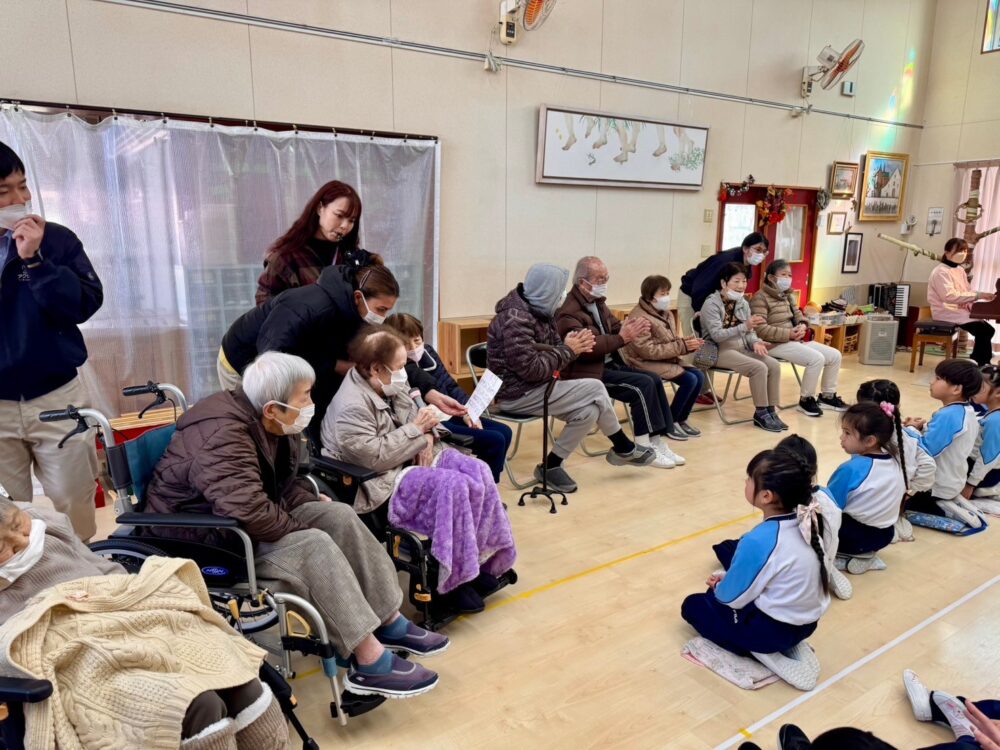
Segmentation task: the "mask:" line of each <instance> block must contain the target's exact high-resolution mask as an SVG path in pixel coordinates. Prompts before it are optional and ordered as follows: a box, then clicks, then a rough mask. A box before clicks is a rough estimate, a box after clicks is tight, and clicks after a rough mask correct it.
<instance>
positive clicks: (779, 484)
mask: <svg viewBox="0 0 1000 750" xmlns="http://www.w3.org/2000/svg"><path fill="white" fill-rule="evenodd" d="M792 437H795V438H798V440H800V441H801V442H802V443H804V444H805V445H807V446H809V449H811V452H812V455H813V456H814V457H815V455H816V450H815V448H813V447H812V445H811V444H810V443H809V441H808V440H806V439H805V438H801V437H799V436H798V435H792V436H789V438H786V440H789V439H790V438H792ZM784 442H785V441H784V440H783V441H782V443H784ZM815 475H816V462H815V458H814V459H813V461H812V462H810V461H809V459H808V458H807V457H806V456H803V455H801V454H800V453H798V452H796V451H795V450H793V449H792V448H791V447H790V446H788V445H782V444H781V443H779V444H778V446H777V447H776V448H774V449H772V450H767V451H761V452H760V453H758V454H757V455H756V456H754V457H753V458H751V459H750V463H748V464H747V476H748V477H750V479H751V481H752V482H753V490H754V495H756V494H757V493H758V492H763V491H764V490H770V491H771V493H772V494H774V495H775V497H777V498H778V500H779V501H780V502H781V507H782V509H783V510H784V511H785V512H786V513H791V512H792V511H794V510H795V509H796V508H797V507H798V506H800V505H809V503H810V502H811V501H812V494H813V477H814V476H815ZM822 538H823V517H822V516H819V517H818V518H817V519H816V523H815V524H812V526H811V531H810V536H809V546H810V547H812V548H813V551H814V552H815V553H816V557H817V558H819V580H820V583H821V584H822V585H823V593H827V592H829V590H830V577H829V573H828V572H827V569H826V555H825V554H824V553H823V546H822V545H821V544H820V540H821V539H822Z"/></svg>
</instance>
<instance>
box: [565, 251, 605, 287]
mask: <svg viewBox="0 0 1000 750" xmlns="http://www.w3.org/2000/svg"><path fill="white" fill-rule="evenodd" d="M603 262H604V261H602V260H601V259H600V258H598V257H597V256H596V255H584V256H583V257H582V258H580V260H578V261H577V262H576V269H575V270H574V271H573V283H574V284H575V283H576V282H578V281H580V280H582V279H587V280H588V281H589V280H590V272H591V271H593V270H594V268H595V267H596V266H598V265H600V264H601V263H603Z"/></svg>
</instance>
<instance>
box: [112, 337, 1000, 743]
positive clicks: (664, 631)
mask: <svg viewBox="0 0 1000 750" xmlns="http://www.w3.org/2000/svg"><path fill="white" fill-rule="evenodd" d="M908 360H909V356H908V355H907V354H899V355H898V356H897V362H896V365H895V366H894V367H893V368H887V367H872V366H867V367H866V366H861V365H859V364H858V362H857V358H856V357H855V356H848V357H845V360H844V367H843V370H842V374H841V384H840V393H841V395H842V396H843V397H844V398H845V399H846V400H848V401H849V402H851V401H853V400H854V399H853V395H854V392H855V390H856V388H857V385H858V384H859V383H860V382H862V381H864V380H867V379H869V378H876V377H890V378H892V379H894V380H895V381H896V382H897V383H898V384H899V386H900V389H901V391H902V392H903V413H904V414H905V415H915V416H925V417H926V416H929V415H930V413H931V412H932V411H933V410H934V408H935V403H934V402H933V401H932V400H931V399H930V397H929V395H928V392H927V384H928V383H929V382H930V378H931V376H932V373H933V367H934V364H935V363H936V362H937V361H938V360H937V358H934V357H928V358H927V361H926V364H925V365H924V367H923V368H921V369H919V370H918V371H917V372H916V373H914V374H912V375H911V374H910V373H908V372H907V371H906V365H907V364H908ZM744 392H745V391H744ZM782 392H783V397H784V400H785V402H786V403H787V402H791V401H794V400H797V390H796V386H795V381H794V379H793V377H792V374H791V371H790V370H789V369H788V366H785V372H784V376H783V382H782ZM734 408H735V409H737V410H738V411H739V412H742V413H749V410H750V408H751V407H750V402H749V401H741V402H739V403H738V404H737V405H736V406H735V407H734ZM782 417H783V419H784V420H785V421H786V422H788V424H789V425H790V426H791V428H792V431H797V432H799V433H800V434H802V435H804V436H806V437H807V438H809V439H810V440H811V441H812V442H813V443H814V444H815V445H816V447H817V450H818V451H819V454H820V472H819V473H820V481H821V482H825V480H826V479H827V478H829V476H830V474H831V473H832V471H833V470H834V469H835V468H836V467H837V466H838V465H839V464H840V463H841V462H842V461H844V460H845V458H846V456H845V454H844V453H843V452H842V451H841V449H840V446H839V443H838V431H839V425H838V420H837V418H836V416H835V415H834V414H832V413H826V414H825V415H824V416H823V417H821V418H808V417H806V416H804V415H802V414H800V413H798V412H797V411H795V410H794V409H789V410H786V411H784V412H783V413H782ZM692 423H694V424H695V425H697V426H698V427H699V428H701V429H702V430H703V431H704V435H703V437H701V438H699V439H697V440H691V441H688V442H686V443H683V444H674V446H673V447H674V448H675V449H676V450H678V451H679V452H680V453H682V454H683V455H684V456H685V457H686V458H687V459H688V464H687V466H684V467H679V468H676V469H672V470H655V469H632V468H616V467H612V466H609V465H608V464H607V463H606V462H605V461H604V460H603V459H602V458H585V457H583V456H581V455H579V453H577V454H574V456H573V457H571V458H570V459H569V461H568V462H567V469H568V470H569V471H570V473H571V474H572V475H573V477H574V478H575V479H576V480H577V481H578V483H579V485H580V490H579V492H577V493H576V494H574V495H571V496H570V504H569V505H568V506H565V507H562V506H560V507H559V512H558V514H557V515H550V514H549V512H548V506H547V505H546V504H544V503H543V502H541V501H536V502H535V503H533V504H530V505H529V506H528V507H523V508H522V507H518V506H517V498H518V495H519V493H518V492H517V491H515V490H513V489H512V488H511V487H510V485H509V484H508V483H507V482H506V481H504V482H503V483H502V484H501V490H502V494H503V496H504V499H505V501H506V502H507V503H508V505H509V507H510V518H511V522H512V524H513V527H514V534H515V539H516V540H517V544H518V553H519V559H518V562H517V565H516V568H517V571H518V574H519V575H520V581H519V582H518V584H517V585H516V586H513V587H508V588H507V589H504V590H503V591H502V592H500V593H499V594H497V595H496V596H494V597H493V598H491V599H490V600H489V602H488V605H489V606H488V609H487V611H486V612H484V613H482V614H479V615H476V616H473V617H466V618H463V619H460V620H459V621H457V622H455V623H453V624H451V625H450V626H449V627H448V628H447V629H446V632H447V634H448V635H449V636H450V638H451V641H452V645H451V648H450V649H449V650H448V651H447V653H445V654H442V655H441V656H439V657H437V658H434V659H428V660H427V661H426V664H427V666H428V667H431V668H433V669H435V670H437V671H438V672H439V673H440V675H441V680H440V684H439V686H438V687H437V688H436V689H435V690H434V691H432V692H431V693H429V694H427V695H424V696H421V697H418V698H414V699H410V700H404V701H387V702H386V703H385V704H384V705H383V706H381V707H379V708H378V709H376V710H375V711H373V712H371V713H369V714H367V715H365V716H362V717H359V718H357V719H352V720H351V721H350V723H349V724H348V726H347V727H346V728H342V727H340V726H339V725H338V724H336V722H334V721H333V720H332V719H331V718H330V714H329V702H330V692H329V688H328V685H327V683H326V681H325V680H324V678H323V677H322V676H321V674H318V673H317V672H316V669H315V668H316V663H315V662H314V661H309V660H302V661H301V662H299V667H300V669H301V673H302V676H301V677H299V678H298V679H296V680H295V681H294V682H293V687H294V688H295V690H296V694H297V696H298V698H299V700H300V702H301V708H300V710H299V715H300V717H301V719H302V721H303V722H304V723H305V724H306V726H307V728H308V729H309V730H310V731H311V733H312V734H313V736H314V737H315V739H316V740H317V741H318V742H319V744H320V746H321V747H324V748H356V749H358V750H361V749H366V748H412V747H426V748H434V749H440V750H450V749H452V748H455V749H457V748H468V749H475V748H574V749H576V750H582V749H583V748H629V749H632V748H692V749H694V748H715V747H736V746H738V745H739V741H737V740H736V739H734V738H736V737H738V736H740V737H741V736H745V735H744V734H743V733H744V732H747V731H748V730H749V731H752V732H753V739H754V741H755V742H757V743H758V744H760V745H761V747H763V748H773V747H776V741H775V736H776V733H777V730H778V727H779V726H780V725H781V724H783V723H786V722H793V723H797V724H800V725H801V726H803V728H805V729H806V731H807V732H809V733H810V734H812V735H815V734H818V733H819V732H821V731H823V730H825V729H829V728H832V727H834V726H841V725H856V726H861V727H864V728H868V729H871V730H872V731H874V732H876V733H877V734H879V735H880V736H882V737H883V738H884V739H886V740H887V741H889V742H892V743H893V744H894V745H896V746H897V747H899V748H901V749H904V748H916V747H922V746H924V745H932V744H935V743H937V742H943V741H945V740H947V739H949V738H950V735H949V733H948V732H947V731H946V730H944V729H941V728H939V727H935V726H932V725H929V724H918V723H917V722H916V721H914V720H913V718H912V715H911V713H910V709H909V705H908V703H907V701H906V697H905V693H904V692H903V689H902V684H901V680H900V673H901V671H902V670H903V669H904V668H905V667H911V668H913V669H915V670H916V671H917V673H918V674H920V675H921V676H922V677H923V678H924V680H925V682H926V683H927V684H928V685H929V686H931V687H932V688H933V687H938V688H941V689H947V690H949V691H954V692H956V693H961V694H963V695H969V696H970V697H976V698H982V697H1000V669H998V664H1000V628H998V627H997V621H998V619H1000V585H996V586H992V585H991V586H988V587H985V588H984V589H983V590H982V591H980V592H978V593H976V594H975V595H974V596H971V597H969V598H968V600H967V601H965V602H964V603H961V604H960V605H959V606H956V607H953V608H952V609H951V610H950V611H948V612H947V613H946V614H944V615H943V616H941V617H939V618H938V619H936V620H934V621H933V622H930V623H929V624H926V625H925V626H923V627H919V629H917V630H916V631H915V632H913V633H912V634H908V631H910V630H911V629H914V628H918V626H920V625H921V623H924V622H925V621H926V620H928V618H932V617H934V616H935V614H936V613H940V612H941V611H942V610H945V608H947V607H949V606H950V605H953V603H955V602H956V601H957V600H959V599H961V598H962V597H964V596H966V595H967V594H969V593H970V592H973V591H974V590H975V589H977V587H980V586H981V585H982V584H985V583H989V582H995V580H996V579H997V578H998V577H1000V554H998V550H997V533H1000V532H998V531H997V530H996V529H991V530H989V531H987V532H985V533H983V534H979V535H976V536H973V537H969V538H955V537H951V536H948V535H944V534H941V533H938V532H934V531H929V530H925V529H917V530H916V537H917V539H916V541H915V542H913V543H908V544H896V545H893V546H892V547H891V548H889V549H887V550H885V551H884V553H883V555H882V556H883V558H884V559H885V561H886V562H887V564H888V566H889V568H888V570H886V571H884V572H871V573H868V574H866V575H864V576H861V577H852V582H853V583H854V588H855V595H854V598H853V599H852V600H850V601H848V602H841V601H836V600H835V601H834V602H833V603H832V604H831V607H830V610H829V611H828V613H827V614H826V615H825V617H824V618H823V620H822V622H821V624H820V627H819V629H818V630H817V632H816V633H815V634H814V636H813V637H812V638H811V639H810V642H811V643H812V644H813V646H814V647H815V648H816V650H817V652H818V655H819V658H820V662H821V664H822V669H823V671H822V675H821V686H820V688H821V689H818V690H817V691H814V693H810V694H804V693H801V692H799V691H796V690H794V689H793V688H791V687H788V686H786V685H785V684H784V683H779V684H775V685H771V686H769V687H765V688H763V689H762V690H758V691H756V692H751V691H744V690H741V689H739V688H737V687H735V686H733V685H730V684H729V683H727V682H725V681H723V680H722V679H721V678H720V677H717V676H716V675H714V674H713V673H711V672H709V671H708V670H706V669H703V668H700V667H696V666H694V665H693V664H691V663H689V662H687V661H685V660H684V659H683V658H681V656H680V649H681V646H682V645H683V644H684V642H685V641H687V640H688V639H689V638H691V637H693V636H694V632H693V631H692V630H691V628H690V627H689V626H688V625H687V624H686V623H684V622H683V621H682V620H681V618H680V614H679V611H680V605H681V601H682V600H683V598H684V597H685V596H686V595H687V594H689V593H691V592H695V591H701V590H704V583H703V582H704V580H705V578H706V577H707V576H708V574H709V573H711V571H712V570H713V569H714V568H715V567H717V565H716V561H715V558H714V556H713V555H712V551H711V545H712V544H713V543H715V542H717V541H719V540H722V539H725V538H734V537H737V536H739V535H740V534H742V533H744V532H745V531H747V530H748V529H749V528H751V527H752V526H753V525H754V524H755V523H756V515H754V514H753V513H752V512H751V508H750V507H749V506H748V505H747V504H746V502H745V501H744V499H743V480H744V477H745V467H746V463H747V461H748V460H749V458H750V457H751V456H752V455H753V454H754V453H756V452H757V451H758V450H761V449H763V448H765V447H769V446H771V445H773V444H774V443H775V442H777V439H778V438H777V437H776V436H774V435H771V434H769V433H765V432H763V431H760V430H758V429H756V428H754V427H753V426H752V425H749V424H744V425H738V426H730V427H726V426H724V425H722V424H721V423H720V422H719V419H718V417H717V416H716V415H715V413H714V411H703V412H700V413H697V414H695V415H694V416H693V418H692ZM786 434H787V433H786ZM590 440H591V445H593V446H594V447H595V448H597V447H603V443H604V441H603V439H602V438H599V437H593V438H590ZM540 443H541V433H540V426H539V424H537V423H536V425H534V426H532V427H529V428H528V430H527V435H526V439H525V443H524V445H523V446H522V451H521V455H520V456H519V457H518V458H517V459H515V468H516V470H517V471H518V473H519V474H521V475H525V474H527V473H529V472H530V471H531V469H532V468H533V466H534V464H535V463H537V461H538V455H539V454H540V451H541V448H540ZM109 516H110V514H109V513H108V512H106V511H102V521H103V522H104V524H105V527H106V524H107V523H108V521H109ZM997 525H998V526H1000V522H998V523H997ZM901 636H906V637H904V638H902V639H901V638H900V637H901ZM897 640H898V642H897ZM878 649H884V651H882V652H880V653H878V654H877V655H876V656H875V657H874V658H872V659H870V661H867V662H866V663H863V664H861V665H860V666H858V662H859V660H862V659H866V658H868V655H870V654H872V653H873V652H876V651H877V650H878ZM844 670H847V673H845V674H843V675H841V674H840V673H841V672H842V671H844ZM830 678H834V679H833V680H832V681H831V683H830V684H828V685H825V686H824V684H823V683H822V681H824V680H828V679H830ZM796 701H797V702H798V703H796V705H794V706H791V707H790V706H789V704H790V703H792V702H796ZM775 712H777V714H779V715H775V716H774V717H773V719H768V717H770V716H771V715H772V714H775ZM727 743H728V744H727ZM291 747H300V745H299V744H298V743H295V742H293V743H292V745H291Z"/></svg>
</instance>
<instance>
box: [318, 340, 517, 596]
mask: <svg viewBox="0 0 1000 750" xmlns="http://www.w3.org/2000/svg"><path fill="white" fill-rule="evenodd" d="M349 352H350V354H351V361H352V362H354V369H353V370H351V372H350V374H349V375H348V376H347V378H345V379H344V383H343V385H341V386H340V390H339V391H337V395H336V396H334V399H333V404H332V406H331V408H330V410H329V411H328V412H327V413H326V416H325V417H324V419H323V430H322V434H323V454H324V455H327V456H330V457H331V458H335V459H339V460H342V461H350V462H353V463H356V464H360V465H362V466H365V467H367V468H369V469H371V470H373V471H377V472H379V474H378V476H376V477H374V478H373V479H369V480H368V481H366V482H364V483H363V484H362V485H361V487H360V488H359V490H358V495H357V500H356V501H355V505H354V507H355V509H356V510H357V511H358V513H371V512H378V513H380V514H383V517H388V520H389V521H390V522H391V523H393V524H394V525H396V526H400V527H402V528H404V529H407V530H409V531H412V532H415V533H418V534H424V535H426V536H429V537H430V538H431V555H433V556H434V558H435V559H436V560H437V561H438V563H439V564H440V568H441V574H440V576H439V579H438V591H439V593H442V594H447V593H449V592H454V593H453V594H452V595H451V596H450V597H449V598H450V599H451V602H450V603H451V604H452V606H453V607H455V608H456V609H458V610H459V611H460V612H463V613H474V612H481V611H482V610H483V609H484V607H485V605H484V604H483V599H482V596H483V595H484V594H485V593H489V592H492V591H493V590H495V589H496V588H497V587H498V586H499V582H498V581H497V578H496V577H497V576H499V575H502V574H503V573H506V572H507V571H508V570H510V568H511V566H512V565H513V564H514V559H515V557H516V552H515V550H514V538H513V536H512V535H511V531H510V521H509V520H508V518H507V514H506V512H505V510H504V507H503V504H502V503H501V502H500V493H499V492H498V491H497V486H496V483H495V482H494V481H493V475H492V474H491V473H490V468H489V467H488V466H487V465H486V464H485V463H483V462H482V461H480V460H479V459H477V458H473V457H471V456H466V455H465V454H463V453H460V452H459V451H456V450H442V446H441V444H440V442H438V440H437V439H436V438H435V428H436V426H437V424H438V420H437V417H436V416H435V412H434V409H432V408H431V407H424V408H422V409H419V410H418V409H417V406H416V404H415V403H414V402H413V400H412V399H411V398H410V396H409V391H410V387H409V383H408V382H407V379H406V370H405V367H406V344H405V342H404V341H403V339H402V338H401V337H400V336H399V334H397V333H396V332H395V331H394V330H393V329H391V328H389V327H387V326H371V327H369V328H366V329H363V330H362V331H361V333H359V334H358V336H357V337H356V338H355V339H354V341H353V342H351V346H350V348H349Z"/></svg>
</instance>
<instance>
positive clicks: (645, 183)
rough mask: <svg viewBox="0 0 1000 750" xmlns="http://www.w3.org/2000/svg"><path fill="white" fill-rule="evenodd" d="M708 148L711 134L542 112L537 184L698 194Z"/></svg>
mask: <svg viewBox="0 0 1000 750" xmlns="http://www.w3.org/2000/svg"><path fill="white" fill-rule="evenodd" d="M707 148H708V128H701V127H695V126H693V125H681V124H678V123H675V122H665V121H662V120H649V119H646V118H641V117H630V116H628V115H621V114H610V113H608V112H591V111H586V110H579V109H561V108H558V107H547V106H542V107H539V109H538V148H537V151H536V155H535V182H549V183H556V184H560V185H588V186H591V187H592V186H594V185H606V186H612V187H640V188H659V189H661V190H662V189H673V190H699V189H700V188H701V186H702V181H703V179H704V176H705V153H706V150H707Z"/></svg>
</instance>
